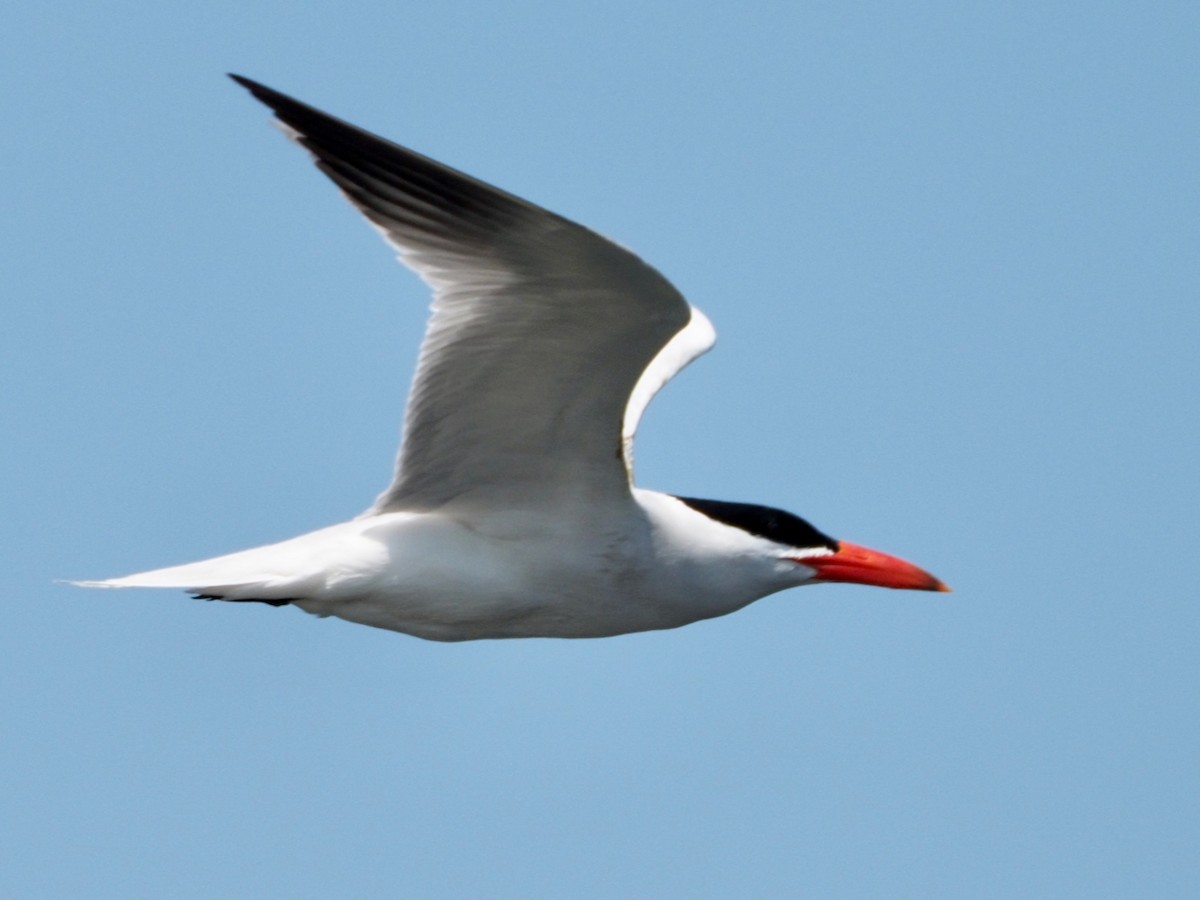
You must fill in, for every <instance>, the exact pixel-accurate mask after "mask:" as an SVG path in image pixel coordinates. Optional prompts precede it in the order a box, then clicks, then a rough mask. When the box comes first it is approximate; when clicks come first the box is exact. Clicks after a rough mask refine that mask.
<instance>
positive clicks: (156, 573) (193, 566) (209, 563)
mask: <svg viewBox="0 0 1200 900" xmlns="http://www.w3.org/2000/svg"><path fill="white" fill-rule="evenodd" d="M334 528H337V526H334ZM333 530H334V529H333V528H330V529H322V530H321V531H315V532H311V533H309V534H306V535H302V536H301V537H298V538H293V539H291V540H289V541H283V542H282V543H278V544H268V545H267V546H264V547H255V548H253V549H251V550H242V551H240V552H238V553H228V554H226V555H224V556H216V557H213V558H212V559H204V560H200V561H199V562H193V563H187V564H185V565H182V566H170V567H168V568H165V569H152V570H150V571H149V572H138V573H137V574H135V575H126V576H124V577H121V578H108V579H105V580H103V581H71V582H69V583H70V584H74V585H77V586H78V587H89V588H180V589H182V590H185V591H188V592H189V593H191V594H192V595H193V596H195V597H197V598H199V599H203V600H230V601H234V602H242V603H268V604H270V605H271V606H286V605H287V604H289V603H293V602H295V601H297V600H303V599H304V598H305V596H306V594H307V593H309V592H311V591H313V590H314V589H319V587H320V585H321V583H323V581H324V579H323V578H322V577H321V576H320V575H319V572H320V565H319V559H320V556H321V555H322V554H321V552H320V551H321V549H323V547H322V545H324V544H325V541H324V540H322V538H325V537H326V536H328V535H329V533H330V532H332V531H333ZM314 564H316V565H314Z"/></svg>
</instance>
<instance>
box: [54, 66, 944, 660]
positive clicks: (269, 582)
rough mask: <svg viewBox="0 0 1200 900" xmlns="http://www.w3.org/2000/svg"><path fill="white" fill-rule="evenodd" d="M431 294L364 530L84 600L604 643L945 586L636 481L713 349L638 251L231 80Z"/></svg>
mask: <svg viewBox="0 0 1200 900" xmlns="http://www.w3.org/2000/svg"><path fill="white" fill-rule="evenodd" d="M230 77H232V78H233V79H234V80H235V81H237V82H238V84H240V85H242V86H243V87H245V88H246V89H247V90H249V91H250V93H251V94H253V95H254V96H255V97H256V98H257V99H258V100H260V101H262V102H263V103H264V104H266V105H267V106H268V107H270V108H271V109H272V110H273V111H274V113H275V117H276V119H277V120H278V123H279V124H280V125H281V127H282V128H283V130H284V131H285V132H286V133H287V135H288V136H289V137H290V138H291V139H292V140H294V141H295V142H296V143H298V144H300V145H301V146H302V147H304V148H305V149H306V150H308V152H309V153H310V154H312V156H313V158H314V160H315V162H316V165H317V167H318V168H319V169H321V171H322V172H324V173H325V174H326V175H328V176H329V177H330V178H331V179H332V180H333V181H334V183H335V184H336V185H337V186H338V187H339V188H340V189H341V191H342V193H343V194H345V196H346V197H347V198H348V199H349V200H350V202H351V203H352V204H354V206H355V207H357V208H358V210H359V211H360V212H361V213H362V214H363V215H364V216H366V217H367V219H368V220H370V222H371V223H372V224H373V225H374V226H375V227H376V228H377V229H378V230H379V231H380V232H381V233H382V234H383V237H384V238H385V239H386V240H387V241H388V243H390V244H391V245H392V246H393V247H394V248H395V249H396V251H397V252H398V254H399V257H400V259H401V261H402V262H403V263H405V264H406V265H407V266H409V267H410V268H412V269H413V270H414V271H416V273H417V274H418V275H420V276H421V277H422V278H423V279H424V280H425V281H426V282H427V283H428V284H429V285H430V287H431V288H432V289H433V292H434V302H433V308H432V316H431V318H430V321H429V324H428V330H427V332H426V335H425V340H424V343H423V344H422V346H421V352H420V357H419V361H418V364H417V371H416V376H415V379H414V381H413V385H412V389H411V393H410V395H409V402H408V409H407V412H406V414H405V419H404V439H403V442H402V445H401V448H400V453H399V458H398V460H397V463H396V470H395V476H394V478H393V480H392V483H391V484H390V485H389V486H388V488H387V490H386V491H384V492H383V493H382V494H381V495H380V496H379V497H378V499H376V501H375V503H374V505H373V506H372V507H371V508H370V509H368V510H367V511H366V512H365V513H363V514H362V515H360V516H359V517H357V518H355V519H353V520H351V521H349V522H344V523H342V524H340V525H333V526H331V527H328V528H322V529H320V530H318V531H313V532H310V533H308V534H304V535H301V536H300V537H297V538H293V539H291V540H287V541H283V542H281V543H277V544H270V545H268V546H264V547H256V548H254V549H251V550H244V551H242V552H240V553H232V554H229V555H227V556H219V557H216V558H214V559H206V560H203V561H201V562H194V563H189V564H187V565H181V566H173V567H171V568H166V569H156V570H154V571H150V572H142V573H140V574H137V575H128V576H126V577H124V578H113V579H110V580H107V581H85V582H76V583H77V584H81V585H84V586H88V587H153V588H165V587H174V588H183V589H185V590H188V591H190V592H192V593H193V594H195V595H196V596H197V597H201V598H206V599H213V600H230V601H253V602H260V603H268V604H271V605H273V606H283V605H287V604H291V605H293V606H298V607H300V608H301V609H303V610H305V611H307V612H310V613H314V614H316V615H318V616H338V617H340V618H342V619H346V620H348V621H351V622H359V623H362V624H364V625H372V626H375V627H377V628H387V629H391V630H394V631H399V632H404V633H406V634H411V635H416V636H418V637H422V638H428V639H432V640H440V641H461V640H471V639H477V638H501V637H603V636H608V635H616V634H624V633H627V632H635V631H649V630H654V629H660V628H675V627H678V626H680V625H686V624H688V623H690V622H695V621H698V620H700V619H708V618H712V617H714V616H722V615H725V614H726V613H730V612H733V611H734V610H737V609H740V608H742V607H743V606H746V605H747V604H749V603H751V602H753V601H754V600H757V599H759V598H760V597H764V596H766V595H768V594H772V593H775V592H776V591H780V590H783V589H784V588H790V587H797V586H799V585H805V584H812V583H817V582H838V581H841V582H856V583H859V584H868V585H878V586H880V587H889V588H910V589H915V590H925V591H946V590H949V589H948V588H947V587H946V586H945V585H944V584H942V582H940V581H938V580H937V579H936V578H934V577H933V576H932V575H930V574H929V573H928V572H925V571H923V570H921V569H919V568H917V567H916V566H914V565H912V564H911V563H908V562H905V561H903V560H900V559H897V558H896V557H893V556H889V555H887V554H884V553H880V552H878V551H875V550H869V549H867V548H865V547H860V546H857V545H855V544H851V543H847V542H845V541H839V540H835V539H833V538H831V537H829V536H828V535H826V534H823V533H822V532H820V531H818V530H817V529H816V528H814V527H813V526H812V525H810V524H809V523H808V522H806V521H804V520H803V519H801V518H799V517H797V516H794V515H792V514H790V513H787V512H784V511H782V510H778V509H773V508H770V507H765V506H757V505H753V504H747V503H728V502H723V501H717V500H700V499H695V498H691V497H675V496H671V495H669V494H663V493H658V492H656V491H649V490H644V489H642V488H637V487H634V485H633V477H632V457H631V449H632V443H633V435H634V431H635V430H636V428H637V425H638V421H639V420H640V419H641V417H642V413H643V412H644V411H645V409H646V406H647V404H648V403H649V402H650V400H651V398H652V397H653V396H654V395H655V394H656V393H657V392H658V390H659V389H660V388H661V387H662V386H663V385H664V384H666V383H667V381H669V380H670V379H671V378H672V377H673V376H674V375H676V374H677V373H678V372H679V371H680V370H681V369H683V368H684V367H685V366H686V365H687V364H688V363H690V362H691V361H692V360H694V359H695V358H696V357H698V356H699V355H701V354H702V353H704V352H705V351H707V350H708V349H709V348H710V347H711V346H712V345H713V342H714V340H715V332H714V331H713V328H712V325H711V324H709V321H708V319H706V318H705V317H704V315H703V314H702V313H701V312H699V311H698V310H696V309H694V308H692V307H691V306H690V305H689V304H688V303H687V301H686V300H685V299H684V298H683V296H682V295H680V293H679V292H678V291H677V290H676V289H675V288H674V287H672V285H671V284H670V283H669V282H668V281H667V280H666V279H665V278H664V277H663V276H662V275H660V274H659V273H658V272H657V271H655V270H654V269H652V268H651V267H650V266H648V265H646V263H644V262H642V260H641V259H639V258H638V257H637V256H635V255H634V254H633V253H631V252H630V251H628V250H625V249H623V248H622V247H619V246H617V245H616V244H615V243H612V242H611V241H609V240H607V239H605V238H603V237H601V236H600V235H598V234H596V233H594V232H592V231H590V230H588V229H587V228H584V227H583V226H581V225H578V224H576V223H574V222H572V221H569V220H568V219H564V218H562V217H561V216H558V215H555V214H554V213H552V212H549V211H547V210H545V209H542V208H541V207H539V206H536V205H534V204H532V203H529V202H527V201H525V200H522V199H520V198H518V197H515V196H513V195H512V194H509V193H506V192H504V191H502V190H499V189H497V188H494V187H491V186H490V185H487V184H484V183H483V182H481V181H478V180H476V179H474V178H472V177H470V176H468V175H465V174H463V173H461V172H458V171H455V170H454V169H451V168H449V167H447V166H444V165H442V164H440V163H437V162H435V161H433V160H432V159H429V158H427V157H424V156H421V155H420V154H418V153H414V152H413V151H411V150H408V149H406V148H404V147H401V146H398V145H396V144H393V143H391V142H390V141H387V140H384V139H383V138H380V137H377V136H376V135H373V134H370V133H368V132H366V131H363V130H361V129H359V128H356V127H354V126H352V125H349V124H347V123H346V122H343V121H341V120H339V119H335V118H333V117H332V116H329V115H327V114H325V113H323V112H320V111H319V110H316V109H314V108H313V107H311V106H307V105H305V104H303V103H300V102H298V101H296V100H294V99H292V98H291V97H288V96H286V95H284V94H281V93H279V92H277V91H274V90H271V89H270V88H267V87H264V86H263V85H261V84H258V83H256V82H253V81H251V80H250V79H248V78H242V77H241V76H238V75H232V76H230Z"/></svg>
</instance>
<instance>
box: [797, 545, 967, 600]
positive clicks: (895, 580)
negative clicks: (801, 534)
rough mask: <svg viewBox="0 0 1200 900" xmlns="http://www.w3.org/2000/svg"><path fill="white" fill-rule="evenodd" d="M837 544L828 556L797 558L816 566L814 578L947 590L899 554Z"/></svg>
mask: <svg viewBox="0 0 1200 900" xmlns="http://www.w3.org/2000/svg"><path fill="white" fill-rule="evenodd" d="M838 545H839V546H838V551H837V552H836V553H834V554H832V555H831V556H814V557H809V558H807V559H798V560H796V561H797V562H799V563H801V564H802V565H805V566H808V567H809V568H810V569H816V570H817V574H816V577H815V579H814V580H816V581H845V582H850V583H852V584H870V585H874V586H876V587H886V588H899V589H901V590H910V591H942V592H949V590H950V588H948V587H946V585H944V584H943V583H942V582H941V581H939V580H938V579H936V578H934V577H933V576H932V575H930V574H929V573H928V572H926V571H925V570H924V569H921V568H918V567H917V566H914V565H913V564H912V563H910V562H907V561H905V560H903V559H900V558H899V557H896V556H890V555H888V554H887V553H880V552H879V551H878V550H872V549H871V548H870V547H861V546H859V545H858V544H851V543H850V542H849V541H838Z"/></svg>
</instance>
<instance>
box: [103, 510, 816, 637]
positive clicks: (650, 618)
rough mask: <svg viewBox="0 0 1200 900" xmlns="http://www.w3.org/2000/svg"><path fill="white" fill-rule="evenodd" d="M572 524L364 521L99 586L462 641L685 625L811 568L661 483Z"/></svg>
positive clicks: (421, 516)
mask: <svg viewBox="0 0 1200 900" xmlns="http://www.w3.org/2000/svg"><path fill="white" fill-rule="evenodd" d="M574 525H575V527H569V526H568V527H564V521H563V520H562V519H553V518H547V517H546V516H544V515H541V514H540V513H538V512H537V511H535V510H525V511H517V510H513V511H508V512H505V513H501V514H485V515H456V514H455V513H454V512H453V511H449V510H446V511H441V512H436V513H405V512H399V513H383V514H380V515H366V516H363V517H361V518H358V519H354V520H353V521H350V522H344V523H342V524H340V525H333V526H331V527H329V528H323V529H321V530H319V531H313V532H310V533H308V534H304V535H301V536H300V537H296V538H292V539H291V540H288V541H283V542H281V543H278V544H270V545H267V546H265V547H256V548H254V549H252V550H244V551H242V552H240V553H232V554H229V555H228V556H220V557H216V558H215V559H210V560H204V561H203V562H199V563H191V564H188V565H183V566H175V567H172V568H168V569H159V570H156V571H153V572H145V573H142V574H140V575H131V576H128V577H126V578H119V579H113V580H111V581H108V582H101V583H99V585H98V586H105V587H179V586H181V585H186V586H190V587H191V588H192V589H195V590H200V591H202V592H204V593H218V594H220V595H221V597H222V598H223V599H226V600H242V599H246V600H249V599H254V600H288V601H290V602H291V603H292V605H294V606H298V607H300V608H301V609H303V610H306V611H307V612H310V613H313V614H315V615H318V616H337V617H339V618H342V619H346V620H348V621H351V622H357V623H359V624H362V625H372V626H374V627H376V628H386V629H389V630H392V631H400V632H404V633H405V634H411V635H415V636H417V637H422V638H429V639H431V640H439V641H462V640H472V639H477V638H503V637H606V636H609V635H615V634H623V633H627V632H633V631H650V630H654V629H660V628H677V627H679V626H680V625H687V624H689V623H691V622H695V621H698V620H700V619H708V618H712V617H713V616H721V615H725V614H726V613H730V612H733V611H734V610H737V609H741V608H742V607H743V606H745V605H746V604H748V603H751V602H752V601H754V600H757V599H758V598H759V597H762V596H764V595H766V594H769V593H773V592H775V591H778V590H782V589H783V588H787V587H792V586H794V585H797V584H802V583H804V582H805V581H807V579H808V578H809V577H810V576H811V575H812V571H811V570H809V569H807V567H804V566H801V565H797V564H796V563H795V562H794V561H786V560H784V559H781V558H777V553H776V551H777V549H778V548H777V547H776V546H775V545H774V544H772V543H771V542H770V541H767V540H764V539H762V538H758V537H755V536H753V535H751V534H747V533H746V532H744V531H741V530H739V529H736V528H730V527H728V526H726V525H722V524H721V523H719V522H714V521H713V520H711V519H709V518H707V517H706V516H703V515H701V514H700V513H697V512H695V511H693V510H692V509H690V508H689V507H687V506H686V505H685V504H684V503H682V502H681V501H679V500H677V499H676V498H675V497H672V496H669V495H667V494H660V493H657V492H655V491H645V490H636V491H635V492H634V495H633V498H632V502H631V503H629V504H625V505H623V506H622V507H619V508H610V509H597V510H593V511H592V514H591V515H589V516H588V517H587V518H581V519H579V520H578V521H576V522H575V523H574ZM514 548H515V549H517V550H518V551H519V552H514ZM770 559H775V560H776V561H775V562H774V563H769V562H768V563H767V564H764V562H766V561H768V560H770ZM200 585H204V586H205V587H203V588H201V587H199V586H200Z"/></svg>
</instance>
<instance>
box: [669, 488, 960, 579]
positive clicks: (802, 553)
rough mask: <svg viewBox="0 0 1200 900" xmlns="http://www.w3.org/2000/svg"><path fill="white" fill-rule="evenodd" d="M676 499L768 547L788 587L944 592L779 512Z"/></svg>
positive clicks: (886, 559) (899, 565) (886, 557)
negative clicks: (856, 586) (826, 584)
mask: <svg viewBox="0 0 1200 900" xmlns="http://www.w3.org/2000/svg"><path fill="white" fill-rule="evenodd" d="M678 499H680V500H682V501H683V502H684V503H686V504H687V505H688V506H690V507H691V508H692V509H694V510H696V511H697V512H700V513H702V514H704V515H705V516H707V517H708V518H710V519H713V520H715V521H717V522H720V523H722V524H724V525H728V526H730V527H733V528H737V529H740V530H741V531H744V532H748V533H749V534H751V535H753V536H755V537H757V538H762V539H764V541H769V542H770V543H771V544H772V545H774V547H773V548H772V549H771V550H770V551H768V552H769V553H770V554H771V556H772V557H774V558H775V559H776V560H777V561H778V565H781V566H783V567H784V568H783V574H784V575H785V577H786V580H787V581H789V582H791V583H792V584H794V585H800V584H813V583H821V582H835V581H841V582H848V583H850V584H868V585H873V586H875V587H886V588H898V589H902V590H913V591H942V592H948V591H949V590H950V588H948V587H947V586H946V585H945V584H944V583H943V582H942V581H940V580H939V579H937V578H935V577H934V576H933V575H930V574H929V573H928V572H926V571H925V570H924V569H921V568H919V567H917V566H914V565H913V564H912V563H910V562H907V561H906V560H903V559H900V558H899V557H896V556H891V555H890V554H887V553H881V552H880V551H878V550H872V549H870V548H869V547H862V546H860V545H858V544H852V543H850V542H849V541H839V540H834V539H833V538H831V537H829V536H828V535H826V534H824V533H822V532H820V531H818V530H817V529H816V528H814V527H813V526H812V525H810V524H809V523H808V522H806V521H805V520H804V519H801V518H800V517H799V516H795V515H792V514H791V513H789V512H784V511H783V510H781V509H774V508H772V507H769V506H758V505H755V504H751V503H728V502H725V501H722V500H699V499H695V498H691V497H680V498H678ZM765 546H766V545H764V550H765Z"/></svg>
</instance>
